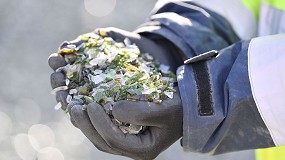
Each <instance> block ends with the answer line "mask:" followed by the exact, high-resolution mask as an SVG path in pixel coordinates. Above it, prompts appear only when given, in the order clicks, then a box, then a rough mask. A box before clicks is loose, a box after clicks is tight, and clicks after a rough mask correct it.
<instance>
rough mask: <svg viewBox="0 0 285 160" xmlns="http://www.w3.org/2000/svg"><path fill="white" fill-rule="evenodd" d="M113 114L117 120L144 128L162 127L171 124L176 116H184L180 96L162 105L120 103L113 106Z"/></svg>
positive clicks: (175, 96)
mask: <svg viewBox="0 0 285 160" xmlns="http://www.w3.org/2000/svg"><path fill="white" fill-rule="evenodd" d="M112 114H113V115H114V117H115V118H116V119H118V120H119V121H122V122H127V123H131V124H136V125H143V126H160V125H163V124H167V122H170V121H171V120H172V119H171V118H172V117H174V116H182V107H181V101H180V97H179V95H178V94H174V97H173V99H167V100H164V101H163V102H162V103H161V104H157V103H152V102H142V101H138V102H134V101H127V100H123V101H119V102H116V103H115V104H114V105H113V110H112Z"/></svg>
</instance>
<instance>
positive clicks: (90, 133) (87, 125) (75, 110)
mask: <svg viewBox="0 0 285 160" xmlns="http://www.w3.org/2000/svg"><path fill="white" fill-rule="evenodd" d="M82 107H83V106H81V105H74V106H73V107H71V108H70V112H69V113H70V117H71V118H72V119H73V121H74V123H75V124H76V126H77V127H78V128H79V129H80V130H81V131H82V132H83V134H84V135H85V136H86V137H87V138H88V139H89V140H90V141H91V142H92V143H93V144H94V145H95V147H96V148H97V149H99V150H100V151H103V152H107V153H112V154H119V155H120V154H121V153H120V152H118V151H116V150H114V149H112V148H111V147H110V146H108V145H107V143H106V142H105V141H104V139H103V138H102V137H101V136H100V135H99V134H98V132H97V131H96V130H95V128H94V127H93V125H92V123H91V122H90V119H89V117H88V114H87V112H86V111H84V110H83V109H82Z"/></svg>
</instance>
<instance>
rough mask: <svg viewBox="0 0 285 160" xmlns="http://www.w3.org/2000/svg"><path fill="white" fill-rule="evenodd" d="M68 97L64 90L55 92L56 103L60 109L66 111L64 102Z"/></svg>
mask: <svg viewBox="0 0 285 160" xmlns="http://www.w3.org/2000/svg"><path fill="white" fill-rule="evenodd" d="M67 95H68V91H66V90H61V91H57V92H56V101H57V102H60V103H61V106H62V107H61V109H63V110H66V108H67V105H68V104H67V102H66V97H67Z"/></svg>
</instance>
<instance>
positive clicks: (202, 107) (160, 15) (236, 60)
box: [137, 2, 285, 154]
mask: <svg viewBox="0 0 285 160" xmlns="http://www.w3.org/2000/svg"><path fill="white" fill-rule="evenodd" d="M247 27H249V26H247ZM137 32H138V33H140V34H141V35H145V36H148V37H154V38H156V37H157V35H159V36H161V37H163V38H165V39H168V40H169V41H171V42H172V43H173V44H174V45H175V46H177V47H178V48H179V49H180V50H181V51H182V53H183V56H184V57H188V58H192V57H193V56H196V55H199V54H202V53H204V52H207V51H210V50H214V49H215V50H218V51H219V54H218V56H217V57H215V58H210V57H209V58H205V59H204V60H202V61H200V62H196V63H191V64H185V65H183V66H181V67H180V68H179V69H178V72H177V75H178V82H179V90H180V94H181V100H182V104H183V140H182V144H183V148H184V149H185V150H190V151H194V152H202V153H210V154H220V153H226V152H231V151H239V150H245V149H255V148H265V147H272V146H276V145H284V144H285V143H284V137H285V136H284V129H282V128H281V127H280V126H281V124H282V123H284V122H285V120H284V118H283V117H284V116H281V115H282V114H284V113H285V109H283V110H282V104H283V106H284V105H285V102H284V101H282V98H280V97H282V96H283V97H284V96H285V93H284V81H285V80H284V71H282V69H281V64H282V63H284V56H282V50H284V49H285V48H284V47H282V46H284V45H283V44H284V42H281V43H277V42H278V41H279V40H281V39H283V40H284V35H283V36H281V37H271V38H264V39H263V38H258V39H253V40H251V41H250V40H248V41H241V42H237V43H235V44H234V45H232V46H229V47H227V46H228V45H230V44H232V43H234V42H236V41H238V40H239V39H238V37H237V36H236V34H235V32H234V31H233V29H232V26H231V25H230V24H229V23H228V21H227V19H225V18H224V17H222V16H220V15H218V14H217V13H214V12H212V11H209V10H207V9H205V8H202V7H199V6H198V5H195V4H194V3H190V2H187V3H183V2H178V3H176V2H170V3H166V4H164V5H163V6H162V7H161V8H159V9H156V10H155V12H154V14H153V15H152V16H151V17H150V21H149V22H147V23H146V24H145V25H143V26H141V27H140V28H138V29H137ZM239 33H244V32H242V31H239ZM282 37H283V38H282ZM268 39H269V40H268ZM273 39H275V40H276V41H274V42H273ZM270 41H272V42H273V43H272V42H271V43H269V42H270ZM252 46H255V47H252ZM225 47H227V48H225ZM222 48H224V49H222ZM253 48H254V49H253ZM278 48H279V50H278ZM221 49H222V50H221ZM260 52H262V53H260ZM177 54H178V53H177ZM252 55H254V56H252ZM251 56H252V58H251ZM265 57H266V58H265ZM268 57H271V59H268ZM272 57H280V58H281V57H283V59H278V58H275V59H274V58H273V59H272ZM248 58H250V60H248ZM264 58H265V60H264ZM208 59H210V60H208ZM262 59H263V60H264V65H263V64H261V63H259V64H258V65H255V68H254V69H253V67H252V64H253V63H257V62H258V61H261V60H262ZM266 59H268V60H266ZM275 61H282V63H281V62H280V63H279V67H275V68H274V69H273V68H271V70H269V71H268V73H267V74H266V73H264V74H262V73H263V71H262V70H263V69H265V68H264V67H265V66H267V67H270V66H272V65H274V64H275ZM265 62H266V63H267V64H266V63H265ZM258 67H260V69H259V68H258ZM274 72H277V73H274ZM281 73H282V74H281ZM256 74H258V76H259V77H258V78H256V77H255V76H252V75H256ZM268 77H271V78H272V79H267V78H268ZM256 80H264V81H262V82H263V84H262V83H260V82H256ZM273 82H274V83H273ZM276 82H278V83H276ZM256 83H257V84H258V85H259V87H258V89H254V88H255V84H256ZM272 86H273V87H274V86H275V88H272ZM276 86H278V87H276ZM260 87H261V88H260ZM271 88H272V90H271ZM277 89H278V90H277ZM260 90H262V92H260ZM275 90H277V91H275ZM271 91H273V92H271ZM259 94H262V95H261V96H256V95H259ZM264 94H265V95H266V94H268V95H266V96H265V95H264ZM258 97H259V98H258ZM260 97H261V98H260ZM260 101H261V106H260ZM275 101H276V102H275ZM273 104H274V105H273ZM275 104H279V107H278V106H276V105H275ZM264 110H265V111H264ZM276 115H278V116H276ZM272 120H273V121H272ZM268 121H269V122H268ZM278 124H279V126H278ZM274 132H275V133H274ZM274 134H275V135H274ZM276 134H277V135H278V136H276ZM276 137H277V138H276Z"/></svg>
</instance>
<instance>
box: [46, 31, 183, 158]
mask: <svg viewBox="0 0 285 160" xmlns="http://www.w3.org/2000/svg"><path fill="white" fill-rule="evenodd" d="M96 32H97V33H98V32H99V33H100V34H101V35H103V36H109V37H112V38H113V39H114V40H118V41H123V40H124V39H125V38H128V39H129V40H130V41H131V42H132V43H135V44H136V45H137V46H138V47H139V48H140V50H141V52H142V53H149V54H151V55H153V56H154V58H155V59H158V60H159V61H160V62H161V63H163V64H166V65H170V67H171V70H172V71H175V70H176V68H177V66H178V65H179V63H180V62H178V61H175V60H174V59H175V58H173V56H174V55H173V53H171V52H172V51H173V46H171V45H169V43H168V42H167V41H164V40H157V41H153V40H150V39H147V38H145V37H143V36H140V35H138V34H136V33H131V32H127V31H123V30H120V29H116V28H104V29H99V30H97V31H96ZM64 44H65V43H63V45H64ZM49 64H50V66H51V68H53V69H54V70H56V69H57V68H58V67H60V66H63V65H65V64H66V62H65V61H64V59H63V58H62V57H61V56H59V55H57V54H55V55H53V56H50V58H49ZM64 79H65V75H64V74H62V73H57V72H55V73H53V74H52V75H51V85H52V88H55V87H58V86H61V85H62V84H64ZM67 94H68V92H67V91H59V92H57V94H56V95H57V96H56V97H57V100H58V101H59V102H62V104H63V106H64V107H65V106H66V101H65V100H66V96H67ZM68 108H69V113H70V116H71V121H72V122H73V124H74V125H75V126H76V127H78V128H79V129H80V130H81V131H82V132H83V133H84V134H85V136H86V137H87V138H88V139H89V140H90V141H91V142H92V143H93V144H94V145H95V146H96V147H97V148H98V149H99V150H101V151H104V152H108V153H112V154H119V155H124V156H128V157H131V158H134V159H153V158H155V157H156V156H157V155H158V154H159V153H160V152H162V151H163V150H164V149H166V148H167V147H169V146H170V145H171V144H172V143H174V142H175V141H176V140H178V139H179V138H180V137H181V136H182V107H181V100H180V96H179V91H178V90H177V92H176V93H175V95H174V98H173V99H167V100H164V101H163V103H161V104H155V103H151V102H132V101H119V102H117V103H115V104H114V106H113V112H112V113H113V115H114V117H115V118H116V119H118V120H120V121H122V122H126V123H131V124H135V125H143V126H149V127H148V129H147V130H145V131H144V132H142V133H140V134H138V135H130V134H124V133H123V132H122V131H121V130H120V129H119V128H118V127H117V126H116V125H114V124H113V123H112V121H111V120H110V118H109V116H108V115H107V114H106V113H105V111H104V109H103V108H102V107H101V106H100V105H98V104H96V103H93V104H90V105H89V106H88V107H87V112H86V111H84V110H82V106H81V105H80V104H75V105H74V104H72V105H69V107H68Z"/></svg>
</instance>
